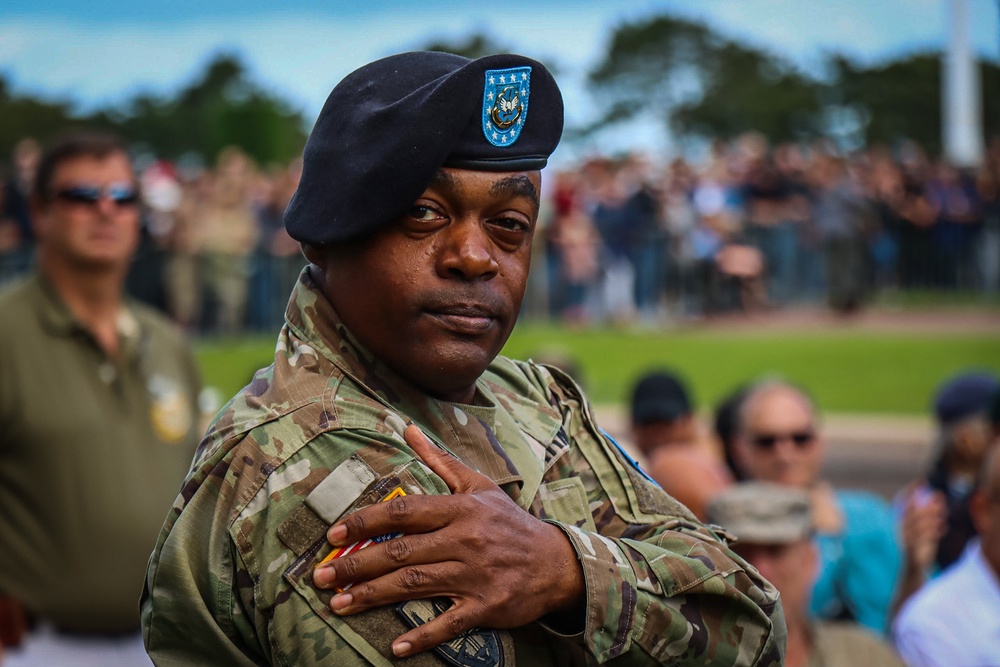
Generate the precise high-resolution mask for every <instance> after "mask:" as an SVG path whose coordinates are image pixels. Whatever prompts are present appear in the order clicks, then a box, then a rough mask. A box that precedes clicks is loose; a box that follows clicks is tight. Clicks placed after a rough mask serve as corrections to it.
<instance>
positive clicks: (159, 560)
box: [140, 466, 270, 667]
mask: <svg viewBox="0 0 1000 667" xmlns="http://www.w3.org/2000/svg"><path fill="white" fill-rule="evenodd" d="M209 467H210V466H209ZM216 468H219V466H216ZM206 477H207V479H206V481H205V483H204V484H203V485H202V486H201V487H200V488H199V489H198V490H199V492H197V493H194V492H189V489H194V488H196V487H195V485H194V484H192V483H190V482H189V486H188V487H187V488H186V489H185V490H184V492H183V495H182V496H181V497H178V500H177V502H176V503H175V507H174V508H173V509H172V510H171V512H170V515H169V516H168V517H167V522H166V524H165V526H164V530H163V531H162V532H161V534H160V538H159V540H158V542H157V545H156V547H155V549H154V551H153V555H152V557H151V558H150V562H149V567H148V570H147V573H146V585H145V588H144V590H143V594H142V600H141V602H140V606H141V614H142V628H143V641H144V643H145V646H146V651H147V652H148V653H149V656H150V658H151V659H152V660H153V662H154V664H156V665H157V667H171V666H177V667H181V666H185V667H188V666H198V665H205V666H206V667H207V666H209V665H234V666H242V665H246V666H250V665H261V664H270V663H269V661H268V660H267V658H266V657H265V656H266V653H265V651H264V647H262V646H261V645H260V643H259V642H258V640H257V637H258V633H257V631H256V630H257V629H256V628H255V627H254V625H253V622H252V619H253V618H254V614H253V613H252V610H251V612H248V611H247V610H246V609H245V607H244V605H243V598H242V597H241V596H240V589H239V586H238V584H239V582H238V579H239V572H245V571H246V567H245V566H244V565H243V564H242V562H241V559H240V556H239V554H238V553H237V551H236V549H235V546H234V544H233V542H232V540H231V539H230V534H229V531H228V530H227V527H228V524H229V522H228V521H227V519H226V516H227V514H228V509H227V508H226V506H225V505H224V503H223V502H220V497H219V493H220V491H222V492H223V495H224V485H223V484H222V483H221V480H222V479H223V475H222V474H208V475H207V476H206ZM185 496H186V497H187V498H186V500H187V502H186V504H185ZM181 507H183V508H184V511H183V512H181Z"/></svg>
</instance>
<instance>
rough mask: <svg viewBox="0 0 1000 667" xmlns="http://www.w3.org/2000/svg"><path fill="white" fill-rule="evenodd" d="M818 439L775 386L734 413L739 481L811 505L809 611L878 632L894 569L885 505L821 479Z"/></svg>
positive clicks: (783, 386) (802, 410) (811, 416)
mask: <svg viewBox="0 0 1000 667" xmlns="http://www.w3.org/2000/svg"><path fill="white" fill-rule="evenodd" d="M825 453H826V439H825V438H824V437H823V434H822V432H821V431H820V429H819V424H818V419H817V412H816V407H815V405H814V403H813V401H812V399H811V398H810V397H809V395H808V394H807V393H806V392H805V391H803V390H802V389H800V388H798V387H795V386H793V385H791V384H788V383H785V382H780V381H765V382H762V383H760V384H758V385H756V386H754V387H753V388H752V389H751V390H750V392H749V393H748V394H747V396H746V398H744V400H743V403H742V404H741V406H740V411H739V418H738V432H737V437H736V440H735V443H734V450H733V455H734V458H735V461H736V464H737V466H738V467H739V468H740V472H741V473H743V474H744V475H745V476H746V478H747V479H750V480H756V481H762V482H772V483H775V484H783V485H786V486H790V487H795V488H800V489H804V490H806V491H808V492H809V496H810V498H811V501H812V513H813V521H814V523H815V527H816V532H817V535H816V542H817V546H818V547H819V553H820V567H819V576H818V577H817V579H816V582H815V586H814V588H813V592H812V602H811V604H812V612H813V613H814V614H816V615H817V616H818V617H820V618H828V619H851V620H856V621H858V622H859V623H861V624H863V625H865V626H867V627H869V628H871V629H873V630H875V631H876V632H885V631H886V629H887V615H888V613H889V609H890V605H891V603H892V599H893V594H894V591H895V590H896V585H897V581H898V579H899V573H900V571H901V570H900V567H901V564H902V560H903V557H902V553H901V550H900V545H899V544H898V543H897V540H896V537H895V535H896V520H895V518H894V516H893V514H892V511H891V509H890V508H889V506H888V504H887V503H886V502H885V501H883V500H882V499H880V498H878V497H876V496H875V495H873V494H871V493H867V492H861V491H844V490H835V489H833V487H832V486H831V485H830V484H829V482H826V481H825V480H823V479H822V478H821V476H820V475H821V469H822V466H823V458H824V455H825Z"/></svg>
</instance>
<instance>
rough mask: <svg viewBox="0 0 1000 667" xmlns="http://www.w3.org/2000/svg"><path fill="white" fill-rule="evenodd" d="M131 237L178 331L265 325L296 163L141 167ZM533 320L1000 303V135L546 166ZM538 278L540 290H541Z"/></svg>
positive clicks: (9, 190) (8, 218) (278, 294)
mask: <svg viewBox="0 0 1000 667" xmlns="http://www.w3.org/2000/svg"><path fill="white" fill-rule="evenodd" d="M37 159H38V144H37V142H35V141H33V140H32V139H25V140H23V141H22V142H20V143H19V144H18V146H17V147H16V148H15V150H14V151H13V154H12V155H11V159H10V161H9V164H8V165H6V168H5V169H4V172H5V173H6V174H7V175H6V177H5V178H3V179H2V182H3V188H2V189H0V282H3V281H4V280H6V279H9V278H10V277H12V276H14V275H17V274H20V273H23V272H24V271H25V270H26V269H27V268H28V267H29V266H30V264H31V261H32V251H33V238H32V231H31V223H30V213H29V206H28V196H29V192H28V184H29V183H30V182H31V175H32V172H33V170H34V165H35V164H36V163H37ZM137 164H138V165H139V167H140V169H141V171H142V178H141V182H142V198H143V203H144V222H145V224H144V238H143V245H142V247H141V248H140V251H139V253H138V255H137V258H136V262H135V265H134V268H133V271H132V275H131V276H130V280H129V290H130V292H132V293H133V294H134V295H136V296H138V297H139V298H141V299H143V300H145V301H147V302H150V303H152V304H154V305H156V306H158V307H160V308H161V309H163V310H164V311H166V312H168V313H169V314H170V315H171V316H172V317H173V318H174V319H175V320H176V321H177V322H178V323H179V324H180V325H181V326H182V327H184V328H185V329H187V330H188V331H191V332H206V331H207V332H215V333H222V334H237V333H240V332H241V331H243V330H244V329H247V328H249V329H251V330H273V329H274V328H275V327H276V326H279V325H280V323H281V317H282V314H283V312H284V306H285V297H286V295H287V294H288V291H289V289H290V287H291V284H292V281H293V280H294V277H295V275H297V273H298V271H299V270H300V269H301V267H302V266H303V264H304V259H303V258H302V256H301V253H300V251H299V248H298V244H296V243H295V242H293V241H292V240H291V238H290V237H288V235H287V234H286V233H285V231H284V227H283V225H282V213H283V211H284V208H285V206H286V205H287V203H288V201H289V199H290V198H291V196H292V194H293V193H294V191H295V188H296V186H297V183H298V175H299V162H298V161H294V162H292V163H291V164H289V165H278V166H268V167H262V166H258V165H255V164H254V163H253V161H252V160H250V158H248V157H247V156H246V155H245V154H244V153H243V152H242V151H240V150H239V149H237V148H230V149H226V150H224V151H223V152H222V153H221V154H220V155H219V156H218V157H217V159H216V161H215V163H214V164H213V165H208V166H207V167H203V168H192V167H190V166H184V165H183V163H181V164H180V165H179V164H176V163H171V162H168V161H165V160H159V159H154V158H146V159H137ZM549 172H554V173H550V174H548V177H547V179H546V182H545V185H546V195H545V201H544V202H543V210H542V214H541V216H540V218H539V220H540V225H541V233H540V236H539V243H538V244H537V246H536V248H537V255H538V256H537V257H536V264H537V265H541V266H540V267H539V268H540V269H541V270H539V271H537V274H536V275H538V276H540V281H539V282H537V283H536V285H537V286H538V287H536V289H534V290H532V291H531V292H529V295H528V301H527V302H526V310H527V311H528V312H529V314H533V315H537V314H539V313H548V314H549V315H550V316H551V317H553V318H556V319H558V320H560V321H562V322H563V323H566V324H587V323H604V322H615V323H631V322H636V321H639V322H645V323H650V324H658V323H663V322H665V321H668V320H671V319H688V318H697V317H702V316H712V315H717V314H720V313H726V312H761V311H766V310H769V309H774V308H783V307H789V306H795V305H799V304H820V303H826V304H828V305H829V306H830V307H831V308H833V309H834V310H835V311H837V312H842V313H850V312H853V311H855V310H857V309H858V308H860V307H861V306H863V305H864V304H865V303H866V301H868V300H869V299H870V298H871V297H872V296H873V295H874V294H875V293H877V292H878V291H884V290H910V289H918V290H919V289H934V290H953V291H954V290H961V291H967V292H968V291H974V292H984V293H996V292H998V291H1000V139H998V140H995V141H994V142H993V143H992V144H991V145H990V147H989V150H988V151H987V157H986V160H985V162H984V164H983V166H982V168H981V169H978V170H959V169H956V168H954V167H953V166H951V165H949V164H947V163H946V162H943V161H933V160H931V159H929V158H928V157H927V155H926V154H925V153H924V152H923V151H922V150H921V149H920V148H919V147H918V146H915V145H912V144H908V145H903V146H901V147H899V149H897V150H894V151H890V150H888V149H886V148H880V147H871V148H868V149H865V150H861V151H857V152H853V153H850V154H847V155H845V154H842V153H838V152H837V151H835V150H833V149H832V148H831V147H830V146H828V145H826V144H822V143H819V144H810V145H793V144H781V145H777V146H769V145H768V143H767V141H766V140H765V139H764V138H763V137H761V136H760V135H757V134H747V135H744V136H742V137H739V138H738V139H736V140H733V141H729V142H724V141H717V142H715V143H714V144H713V145H712V148H711V150H710V151H709V154H708V156H707V158H706V159H704V160H702V161H700V162H697V163H695V162H691V161H688V160H687V159H685V158H683V157H676V158H674V159H672V160H669V161H668V162H666V163H660V162H657V161H656V160H654V159H652V158H651V157H649V156H647V155H645V154H641V153H633V154H629V155H625V156H623V157H620V158H610V157H594V158H591V159H587V160H584V161H582V162H581V163H580V164H579V165H576V166H574V167H573V168H551V169H550V170H549ZM536 280H539V279H536Z"/></svg>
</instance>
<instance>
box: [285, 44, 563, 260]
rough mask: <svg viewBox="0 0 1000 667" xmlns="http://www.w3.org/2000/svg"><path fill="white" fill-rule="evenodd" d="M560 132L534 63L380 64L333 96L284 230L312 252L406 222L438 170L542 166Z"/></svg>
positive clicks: (349, 79) (545, 78) (437, 57)
mask: <svg viewBox="0 0 1000 667" xmlns="http://www.w3.org/2000/svg"><path fill="white" fill-rule="evenodd" d="M529 107H530V109H529ZM562 127H563V104H562V95H561V94H560V93H559V87H558V86H557V85H556V82H555V79H553V78H552V75H551V74H550V73H549V71H548V70H546V69H545V66H544V65H542V64H541V63H539V62H537V61H534V60H531V59H530V58H525V57H524V56H517V55H510V54H504V55H495V56H487V57H485V58H479V59H477V60H469V59H468V58H463V57H461V56H456V55H452V54H448V53H438V52H434V51H419V52H413V53H403V54H399V55H395V56H390V57H388V58H384V59H382V60H377V61H375V62H373V63H369V64H367V65H365V66H364V67H361V68H360V69H358V70H355V71H354V72H352V73H351V74H348V75H347V76H346V77H345V78H344V79H343V80H342V81H341V82H340V83H339V84H337V86H336V87H335V88H334V89H333V92H331V93H330V97H328V98H327V100H326V104H325V105H324V106H323V110H322V111H321V112H320V114H319V118H317V120H316V125H315V127H313V130H312V133H311V134H310V135H309V140H308V141H307V142H306V147H305V151H304V152H303V158H302V179H301V181H300V182H299V187H298V189H297V190H296V192H295V195H294V196H293V197H292V200H291V202H290V203H289V204H288V208H287V210H286V211H285V227H286V228H287V229H288V233H289V234H290V235H291V236H292V238H294V239H296V240H298V241H302V242H304V243H308V244H311V245H323V244H327V243H336V242H338V241H346V240H350V239H353V238H356V237H359V236H362V235H364V234H367V233H369V232H372V231H374V230H375V229H377V228H378V227H380V226H382V225H384V224H386V223H388V222H390V221H391V220H394V219H395V218H397V217H399V216H400V215H402V214H403V213H404V212H405V211H406V209H407V207H409V206H410V205H411V204H412V203H413V202H414V201H416V200H417V198H418V197H420V195H421V194H422V193H423V192H424V190H426V189H427V185H428V184H429V183H430V182H431V180H432V178H433V177H434V174H435V173H437V171H438V170H439V169H440V168H442V167H455V168H459V169H472V170H477V171H531V170H535V169H541V168H542V167H544V166H545V163H546V161H547V160H548V157H549V155H550V154H551V153H552V151H553V150H555V147H556V144H557V143H559V136H560V135H561V134H562Z"/></svg>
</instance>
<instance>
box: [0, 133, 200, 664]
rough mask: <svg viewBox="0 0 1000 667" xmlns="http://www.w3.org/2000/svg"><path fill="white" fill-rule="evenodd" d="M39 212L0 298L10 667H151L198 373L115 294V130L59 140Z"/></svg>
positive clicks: (127, 215)
mask: <svg viewBox="0 0 1000 667" xmlns="http://www.w3.org/2000/svg"><path fill="white" fill-rule="evenodd" d="M32 214H33V215H32V218H33V224H34V231H35V236H36V239H37V271H36V272H35V273H34V274H33V275H31V276H29V277H28V278H27V279H26V280H24V281H23V282H21V283H19V284H17V285H15V286H13V287H12V288H11V289H9V290H8V291H6V292H5V293H4V294H2V295H0V545H2V546H0V642H2V643H3V644H4V645H5V646H4V651H5V653H4V663H3V664H4V667H25V666H31V665H46V666H51V665H102V666H106V665H123V666H124V665H149V664H150V662H149V659H148V657H146V655H145V652H144V650H143V646H142V640H141V636H140V634H139V613H138V607H137V600H138V596H139V593H140V591H141V586H142V573H143V571H144V568H145V564H146V560H147V558H148V555H149V551H150V550H151V549H152V547H153V544H154V543H155V538H156V532H157V529H158V528H159V526H160V524H161V522H162V521H163V516H164V514H165V513H166V512H167V510H168V509H169V507H170V503H171V501H172V500H173V498H174V496H175V495H176V492H177V489H178V487H179V485H180V481H181V480H182V479H183V476H184V473H185V471H186V470H187V468H188V465H189V464H190V461H191V455H192V453H193V451H194V446H195V444H196V443H197V438H198V436H199V435H200V431H199V419H198V410H197V396H198V392H199V389H200V380H199V377H198V372H197V368H196V366H195V362H194V359H193V357H192V355H191V353H190V351H189V349H188V347H187V345H186V342H185V341H184V340H183V338H182V337H181V336H180V334H179V333H178V332H177V331H176V330H175V329H174V327H173V325H172V324H171V323H170V322H169V321H167V320H166V319H165V318H164V317H162V316H161V315H159V314H157V313H155V312H153V311H152V310H151V309H149V308H146V307H144V306H142V305H140V304H138V303H136V302H134V301H133V300H131V299H129V298H127V297H126V296H125V295H124V294H123V285H124V280H125V276H126V273H127V272H128V270H129V266H130V264H131V262H132V256H133V253H134V252H135V249H136V244H137V242H138V240H139V206H138V199H137V193H136V180H135V174H134V173H133V170H132V165H131V162H130V160H129V158H128V155H127V154H126V152H125V150H124V148H123V146H122V145H121V144H120V143H119V142H118V140H117V139H115V138H113V137H109V136H105V135H98V134H76V135H71V136H68V137H66V138H65V139H63V140H62V141H60V142H58V143H57V144H55V145H53V146H52V147H51V148H50V149H49V150H48V151H47V152H46V153H45V154H44V155H43V156H42V159H41V162H40V164H39V168H38V172H37V175H36V180H35V183H34V191H33V194H32Z"/></svg>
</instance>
